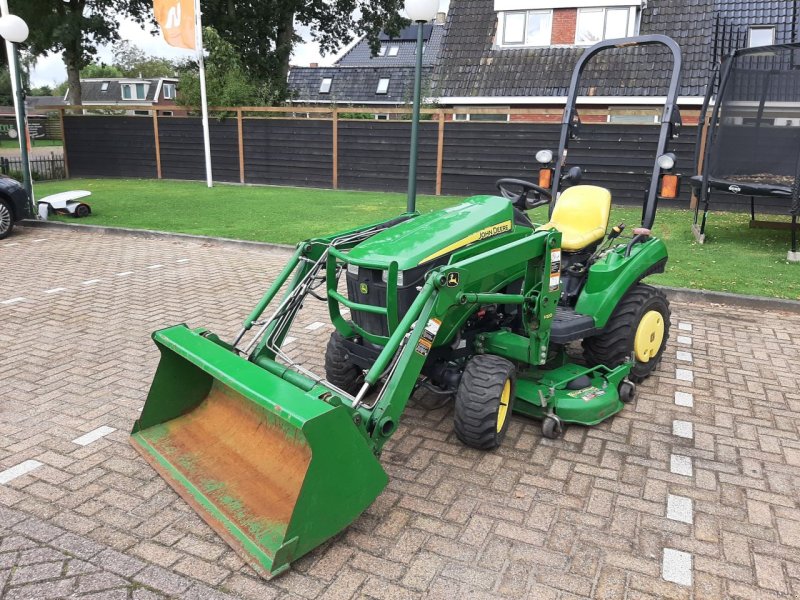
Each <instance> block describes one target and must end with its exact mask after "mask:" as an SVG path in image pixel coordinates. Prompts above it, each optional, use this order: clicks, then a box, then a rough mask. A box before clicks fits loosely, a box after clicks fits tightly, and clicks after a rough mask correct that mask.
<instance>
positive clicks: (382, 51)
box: [378, 46, 386, 56]
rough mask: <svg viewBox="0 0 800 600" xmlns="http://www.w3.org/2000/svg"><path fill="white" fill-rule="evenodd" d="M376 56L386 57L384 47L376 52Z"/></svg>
mask: <svg viewBox="0 0 800 600" xmlns="http://www.w3.org/2000/svg"><path fill="white" fill-rule="evenodd" d="M378 56H386V46H381V47H380V49H379V50H378Z"/></svg>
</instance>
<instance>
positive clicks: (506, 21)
mask: <svg viewBox="0 0 800 600" xmlns="http://www.w3.org/2000/svg"><path fill="white" fill-rule="evenodd" d="M552 27H553V12H552V11H550V10H528V11H515V12H507V13H504V16H503V37H502V40H503V45H504V46H548V45H549V44H550V33H551V30H552Z"/></svg>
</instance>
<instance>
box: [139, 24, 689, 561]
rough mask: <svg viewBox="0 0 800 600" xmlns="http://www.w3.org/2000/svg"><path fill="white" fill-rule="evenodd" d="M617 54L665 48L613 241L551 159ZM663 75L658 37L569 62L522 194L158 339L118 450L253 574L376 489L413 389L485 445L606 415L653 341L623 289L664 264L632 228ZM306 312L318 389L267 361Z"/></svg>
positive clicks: (300, 268)
mask: <svg viewBox="0 0 800 600" xmlns="http://www.w3.org/2000/svg"><path fill="white" fill-rule="evenodd" d="M632 45H662V46H665V47H666V48H668V49H669V50H670V51H671V52H672V54H673V58H674V73H673V75H672V78H671V85H670V91H669V95H668V99H667V104H666V107H665V110H664V114H663V119H662V125H661V135H660V139H659V144H658V152H657V157H656V160H655V164H654V166H653V173H652V178H651V180H650V185H649V187H648V189H647V192H646V198H645V202H644V211H643V219H642V224H641V227H638V228H636V229H634V230H633V235H632V236H630V237H625V235H624V233H623V230H624V229H625V228H624V226H623V225H618V226H616V227H613V228H611V229H609V215H610V210H611V194H610V192H609V191H608V190H606V189H603V188H601V187H595V186H591V185H580V179H581V177H582V174H581V171H580V168H578V167H577V166H570V165H568V163H567V146H568V144H569V141H570V140H571V139H573V138H574V137H576V136H577V133H578V127H579V124H580V120H579V118H578V113H577V110H576V100H577V90H578V89H579V84H580V77H581V73H582V72H583V69H584V67H585V65H586V63H587V62H588V61H589V60H590V59H591V58H592V57H594V56H596V55H597V54H598V53H599V52H602V51H604V50H607V49H610V48H618V47H623V46H632ZM679 72H680V51H679V48H678V46H677V45H676V44H675V42H673V41H672V40H671V39H669V38H665V37H662V36H648V37H641V38H632V39H626V40H615V41H606V42H602V43H600V44H598V45H596V46H594V47H592V48H591V49H589V50H587V51H586V52H585V53H584V54H583V56H582V57H581V59H580V60H579V62H578V64H577V66H576V68H575V73H574V75H573V78H572V86H571V91H570V95H569V99H568V102H567V106H566V109H565V112H564V118H563V122H562V132H561V139H560V143H559V149H558V152H557V154H555V160H553V156H554V155H553V153H552V152H550V151H543V152H540V153H539V154H538V155H537V158H538V160H539V161H540V162H541V163H542V165H541V169H540V172H539V179H538V182H537V183H532V182H528V181H524V180H517V179H503V180H500V181H499V182H498V188H499V190H500V195H499V196H476V197H473V198H469V199H467V200H465V201H464V202H463V203H462V204H459V205H458V206H453V207H452V208H446V209H444V210H439V211H436V212H432V213H428V214H420V213H419V212H417V211H415V210H412V211H410V212H407V213H405V214H402V215H401V216H399V217H397V218H395V219H392V220H390V221H386V222H381V223H375V224H372V225H368V226H365V227H359V228H356V229H352V230H350V231H344V232H341V233H336V234H334V235H330V236H327V237H323V238H315V239H310V240H307V241H304V242H302V243H300V244H299V245H298V246H297V249H296V251H295V253H294V255H293V256H292V258H291V260H290V261H289V263H288V264H287V265H286V267H285V268H284V269H283V271H282V272H281V274H280V275H279V276H278V278H277V280H276V281H275V282H274V283H273V284H272V286H271V287H270V289H269V290H268V291H267V293H266V294H265V295H264V297H263V298H262V299H261V301H260V302H259V303H258V305H257V306H256V307H255V308H254V310H253V311H252V313H251V314H250V315H249V316H248V317H247V318H246V319H245V321H244V325H243V327H242V329H241V331H240V332H239V334H238V335H237V336H236V337H235V339H233V340H232V341H230V342H227V341H225V340H223V339H221V338H219V337H218V336H217V335H215V334H213V333H211V332H209V331H207V330H205V329H195V330H192V329H189V328H187V327H186V326H185V325H178V326H175V327H170V328H168V329H164V330H162V331H157V332H156V333H155V334H154V335H153V338H154V340H155V342H156V344H157V346H158V347H159V349H160V351H161V354H162V359H161V363H160V365H159V368H158V371H157V373H156V375H155V379H154V381H153V384H152V388H151V390H150V393H149V395H148V397H147V402H146V404H145V406H144V410H143V412H142V415H141V418H140V419H139V420H138V421H137V422H136V424H135V426H134V430H133V434H132V442H133V444H134V446H135V447H136V448H137V450H139V451H140V452H141V453H142V455H143V456H144V457H145V458H146V459H147V460H148V461H149V462H150V463H151V464H152V465H153V466H154V467H155V468H156V470H157V471H158V472H159V473H160V474H161V475H163V476H164V477H165V478H166V479H167V480H168V481H169V483H170V484H171V485H172V486H173V487H174V488H175V489H176V490H177V491H178V492H179V493H180V494H181V495H182V496H183V497H184V498H185V499H186V500H187V501H188V502H189V503H190V504H191V505H192V506H193V507H194V508H195V509H196V510H198V511H199V513H200V514H201V515H202V516H203V518H204V519H205V520H206V521H207V522H208V523H209V524H210V525H211V526H212V527H213V528H214V529H215V530H216V531H218V532H219V533H220V535H222V536H223V537H224V538H225V539H226V540H228V541H229V542H230V543H231V544H232V545H233V546H234V548H236V549H237V550H238V551H239V552H240V553H241V554H242V556H243V557H244V558H245V559H246V560H247V561H248V562H249V563H250V564H251V565H252V566H253V567H254V568H256V569H257V570H258V571H260V572H261V573H263V574H264V575H266V576H272V575H275V574H277V573H279V572H281V571H283V570H284V569H286V568H287V567H288V566H289V564H290V563H291V562H292V561H293V560H295V559H297V558H298V557H300V556H302V555H303V554H305V553H307V552H308V551H310V550H311V549H313V548H314V547H316V546H317V545H319V544H320V543H322V542H323V541H324V540H326V539H328V538H330V537H331V536H333V535H335V534H336V533H338V532H339V531H341V530H342V529H344V528H345V527H346V526H347V525H349V524H350V523H351V522H352V521H353V520H354V519H355V518H356V517H358V515H360V514H361V512H362V511H363V510H364V509H365V508H366V507H367V506H369V505H370V504H371V503H372V501H373V500H374V499H375V498H376V497H377V495H378V494H379V493H380V492H381V490H383V488H384V486H385V485H386V483H387V481H388V479H387V476H386V474H385V472H384V470H383V469H382V468H381V465H380V462H379V460H378V459H379V457H380V454H381V450H382V448H383V446H384V444H386V442H387V441H388V440H389V439H390V438H391V436H392V434H393V433H394V432H395V431H396V430H397V427H398V425H399V423H400V419H401V416H402V414H403V411H404V409H405V407H406V404H407V402H408V401H409V398H410V397H411V395H412V394H413V393H414V392H415V391H416V390H419V389H424V390H427V391H428V392H431V393H434V394H436V395H439V396H440V397H442V398H452V399H453V402H454V414H455V417H454V428H455V433H456V435H457V436H458V438H459V439H460V440H461V441H462V442H463V443H464V444H466V445H468V446H471V447H473V448H479V449H484V450H490V449H492V448H496V447H497V446H498V445H500V444H501V443H502V441H503V437H504V436H505V434H506V432H507V431H508V427H509V422H510V419H511V414H512V412H514V413H518V414H520V415H523V416H524V417H532V418H534V419H539V420H541V422H542V434H543V435H544V436H545V437H548V438H557V437H558V436H559V435H560V433H561V432H562V430H563V427H564V424H565V423H574V424H579V425H583V426H590V425H595V424H597V423H600V422H601V421H603V420H605V419H608V418H609V417H611V416H612V415H614V414H616V413H618V412H619V411H620V410H622V408H623V406H624V404H625V403H626V402H630V401H632V400H633V399H634V397H635V395H636V383H638V382H640V381H642V380H643V379H645V378H646V377H647V376H648V375H650V374H651V373H652V371H653V370H654V369H655V368H656V367H657V365H658V364H659V361H660V360H661V357H662V354H663V352H664V347H665V344H666V342H667V338H668V336H669V326H670V311H669V305H668V303H667V300H666V299H665V297H664V295H663V294H662V293H661V292H660V291H659V290H657V289H656V288H654V287H651V286H649V285H646V284H643V283H642V279H643V278H645V277H647V276H648V275H650V274H652V273H658V272H661V271H663V269H664V265H665V264H666V262H667V250H666V248H665V246H664V243H663V242H662V241H661V240H660V239H658V238H657V237H655V236H654V235H653V234H652V232H651V227H652V225H653V221H654V218H655V212H656V206H657V203H658V200H659V198H660V197H664V196H670V195H674V193H675V192H676V185H675V184H676V181H675V180H676V175H674V173H672V169H673V168H674V162H675V157H674V155H672V154H670V153H669V152H667V144H668V143H669V142H670V140H672V138H673V137H674V134H675V133H676V132H677V127H678V126H679V124H680V117H679V115H678V113H677V109H676V105H675V101H676V97H677V93H678V87H679ZM551 199H554V200H555V202H551ZM545 204H551V212H550V216H549V221H548V222H547V223H544V224H535V223H532V222H531V220H530V219H529V217H528V214H527V210H529V209H532V208H534V207H537V206H540V205H545ZM284 287H285V289H286V291H285V292H284V293H283V295H282V297H281V299H279V300H276V299H277V298H278V295H279V292H280V290H281V289H283V288H284ZM314 299H317V300H319V301H321V302H324V303H325V304H326V305H327V309H328V313H329V315H330V319H331V322H332V324H333V326H334V327H335V331H334V333H333V334H332V335H331V337H330V341H329V342H328V345H327V350H326V355H325V374H324V375H322V374H316V373H313V372H311V371H310V370H308V369H307V368H305V367H304V366H303V365H301V364H298V363H297V362H296V361H295V360H293V359H292V357H291V356H289V355H288V354H287V352H286V351H285V350H284V348H283V345H284V340H285V338H286V335H287V333H288V332H289V329H290V327H291V326H292V323H293V321H294V319H295V317H296V315H297V314H298V312H299V311H300V310H301V308H302V306H303V304H304V303H307V302H312V301H314ZM268 308H269V311H267V309H268ZM345 308H346V309H347V311H345V310H344V309H345ZM348 311H349V316H347V315H346V313H347V312H348ZM573 342H582V346H583V351H582V359H581V360H577V359H574V358H573V356H574V355H575V354H576V352H575V351H574V350H573V351H572V352H568V351H567V346H568V345H569V344H571V343H573Z"/></svg>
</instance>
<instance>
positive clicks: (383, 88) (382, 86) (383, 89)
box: [375, 78, 389, 94]
mask: <svg viewBox="0 0 800 600" xmlns="http://www.w3.org/2000/svg"><path fill="white" fill-rule="evenodd" d="M375 93H376V94H388V93H389V79H388V78H386V79H381V80H380V81H379V82H378V89H377V90H375Z"/></svg>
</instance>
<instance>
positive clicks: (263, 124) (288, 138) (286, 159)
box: [243, 119, 333, 188]
mask: <svg viewBox="0 0 800 600" xmlns="http://www.w3.org/2000/svg"><path fill="white" fill-rule="evenodd" d="M243 134H244V147H245V151H244V159H245V173H246V174H247V182H248V183H267V184H272V185H296V186H308V187H321V188H327V187H331V185H332V182H333V131H332V127H331V122H330V121H323V120H319V121H317V120H298V119H245V120H244V124H243Z"/></svg>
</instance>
